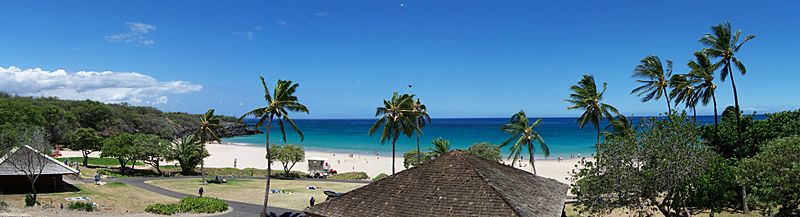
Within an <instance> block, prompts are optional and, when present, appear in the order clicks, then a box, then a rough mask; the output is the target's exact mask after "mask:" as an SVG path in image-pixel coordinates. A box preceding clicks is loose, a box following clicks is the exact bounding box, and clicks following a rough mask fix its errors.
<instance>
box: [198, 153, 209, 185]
mask: <svg viewBox="0 0 800 217" xmlns="http://www.w3.org/2000/svg"><path fill="white" fill-rule="evenodd" d="M205 146H206V145H203V150H205ZM205 161H206V160H205V158H204V159H200V177H203V185H208V181H206V169H205Z"/></svg>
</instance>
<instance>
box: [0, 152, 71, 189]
mask: <svg viewBox="0 0 800 217" xmlns="http://www.w3.org/2000/svg"><path fill="white" fill-rule="evenodd" d="M33 158H36V159H33ZM40 169H41V173H40V172H39V170H40ZM23 170H26V171H28V172H31V171H35V173H40V174H41V175H39V178H38V179H37V181H36V189H37V191H39V192H56V191H62V190H65V187H66V185H65V183H64V182H63V179H62V176H63V175H70V174H74V175H77V174H78V173H80V171H78V170H76V169H75V168H71V167H69V166H67V165H66V164H64V163H62V162H60V161H58V160H56V159H54V158H52V157H50V156H47V155H46V154H43V153H40V152H39V151H37V150H36V149H33V148H31V147H30V146H27V145H25V146H19V147H16V148H13V149H11V150H9V151H8V153H6V154H5V155H3V156H0V192H3V193H26V192H28V191H29V190H30V186H31V185H30V181H29V180H28V177H27V176H26V173H25V172H23Z"/></svg>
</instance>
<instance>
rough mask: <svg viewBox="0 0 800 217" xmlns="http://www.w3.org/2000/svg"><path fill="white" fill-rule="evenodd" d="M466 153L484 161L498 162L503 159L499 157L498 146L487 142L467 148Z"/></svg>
mask: <svg viewBox="0 0 800 217" xmlns="http://www.w3.org/2000/svg"><path fill="white" fill-rule="evenodd" d="M467 153H470V154H474V155H475V156H478V157H481V158H483V159H486V160H490V161H494V162H500V161H501V160H503V157H502V156H500V146H497V145H494V144H492V143H488V142H481V143H475V144H472V145H471V146H469V149H467Z"/></svg>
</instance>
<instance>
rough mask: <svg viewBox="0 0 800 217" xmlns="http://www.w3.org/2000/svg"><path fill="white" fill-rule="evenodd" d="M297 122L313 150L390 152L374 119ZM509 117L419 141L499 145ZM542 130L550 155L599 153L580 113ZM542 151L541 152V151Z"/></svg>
mask: <svg viewBox="0 0 800 217" xmlns="http://www.w3.org/2000/svg"><path fill="white" fill-rule="evenodd" d="M697 119H698V120H697V121H698V123H700V124H708V123H713V122H714V118H713V116H702V117H697ZM295 122H296V123H297V125H298V127H299V128H300V129H301V130H302V131H303V133H304V134H305V140H304V141H302V142H300V139H299V137H297V136H296V135H295V134H294V132H290V131H289V129H287V134H288V135H287V140H288V142H289V143H292V144H300V145H302V146H303V147H304V148H305V149H308V150H326V151H337V152H345V153H373V154H374V153H375V152H376V151H377V152H379V153H380V154H381V155H390V154H391V150H392V145H391V143H390V141H387V143H386V144H383V145H382V144H381V142H380V134H378V133H376V134H375V135H373V136H369V135H368V133H367V132H368V130H369V128H370V126H372V124H373V123H374V120H371V119H356V120H295ZM507 122H508V119H507V118H469V119H461V118H459V119H433V121H432V122H431V123H430V124H428V125H427V126H426V127H425V128H423V135H422V136H421V138H420V146H421V147H422V149H423V150H427V148H428V147H430V146H431V140H433V139H434V138H436V137H442V138H445V139H447V140H450V144H451V149H466V148H467V147H469V146H470V145H472V144H473V143H476V142H492V143H495V144H500V143H502V142H503V141H505V140H506V139H507V138H509V136H510V135H508V134H505V133H503V132H502V131H500V126H501V125H503V124H505V123H507ZM245 123H246V124H249V125H253V124H255V120H245ZM279 131H280V130H278V128H277V127H275V128H274V129H273V130H272V131H271V132H270V142H272V143H277V144H283V141H282V138H281V137H280V133H279ZM537 131H538V132H539V133H540V134H541V135H542V137H543V138H544V140H545V143H547V145H548V146H549V147H550V153H551V156H550V158H556V157H558V156H559V155H563V156H565V157H566V156H569V155H570V154H582V155H583V156H586V155H588V154H592V153H595V148H594V144H595V141H596V139H597V138H596V136H597V132H596V130H595V129H594V128H593V127H591V126H590V125H587V126H586V128H584V129H583V130H581V129H580V128H579V127H578V125H577V123H576V118H543V119H542V123H541V124H540V127H539V128H538V129H537ZM223 143H236V144H242V145H255V146H264V134H258V135H250V136H241V137H233V138H225V139H223ZM537 148H538V145H537ZM414 149H416V137H414V136H412V137H410V138H409V137H402V138H400V139H399V140H398V141H397V153H398V154H399V155H402V153H404V152H406V151H409V150H414ZM502 151H503V153H504V155H506V154H508V150H507V148H503V150H502ZM537 155H539V156H541V155H540V154H539V153H537ZM504 157H505V156H504Z"/></svg>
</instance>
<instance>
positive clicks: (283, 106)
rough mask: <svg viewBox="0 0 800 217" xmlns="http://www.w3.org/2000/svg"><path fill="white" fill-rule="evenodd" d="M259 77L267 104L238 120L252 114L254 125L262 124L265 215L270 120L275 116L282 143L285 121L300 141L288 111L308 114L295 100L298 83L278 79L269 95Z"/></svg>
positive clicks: (270, 156)
mask: <svg viewBox="0 0 800 217" xmlns="http://www.w3.org/2000/svg"><path fill="white" fill-rule="evenodd" d="M259 78H261V86H263V87H264V100H265V101H266V102H267V105H266V106H264V107H258V108H255V109H253V110H251V111H249V112H247V113H244V115H242V117H240V118H239V120H240V121H241V120H242V119H244V118H245V117H248V116H253V117H256V118H258V123H256V126H262V125H264V137H265V138H266V149H267V156H266V157H267V185H266V187H265V189H266V192H265V193H264V207H263V208H262V210H261V216H267V215H268V214H269V213H268V212H267V204H268V202H269V182H270V175H272V174H271V173H272V155H271V154H272V152H270V145H269V130H270V128H271V127H272V121H273V119H275V118H277V120H278V126H279V127H280V130H281V135H282V136H283V142H284V143H286V130H285V127H284V122H286V124H288V125H289V126H290V127H291V128H292V130H294V132H295V133H297V135H298V136H300V141H301V142H302V141H303V139H304V136H303V132H302V131H300V129H299V128H297V125H296V124H295V123H294V121H292V119H291V118H289V112H305V113H306V114H308V108H307V107H306V106H305V105H303V104H301V103H300V102H299V101H298V100H297V96H295V95H294V93H295V91H296V90H297V87H298V86H300V84H297V83H292V81H286V80H278V82H277V84H275V90H274V91H273V93H272V95H270V93H269V88H268V87H267V83H266V82H264V77H262V76H259Z"/></svg>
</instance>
